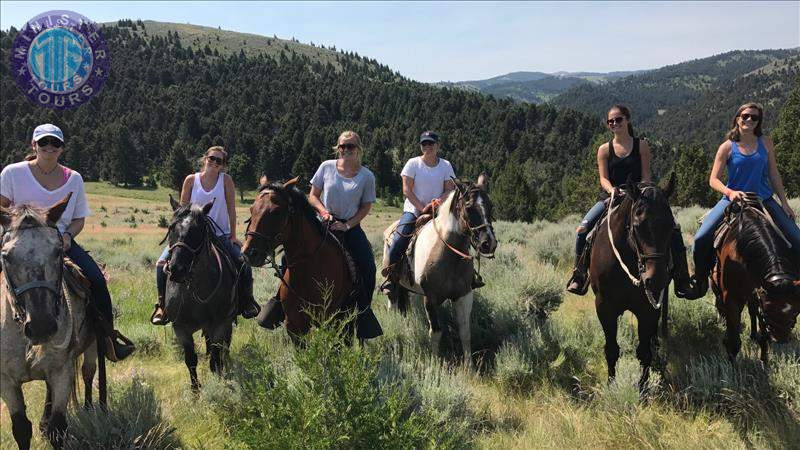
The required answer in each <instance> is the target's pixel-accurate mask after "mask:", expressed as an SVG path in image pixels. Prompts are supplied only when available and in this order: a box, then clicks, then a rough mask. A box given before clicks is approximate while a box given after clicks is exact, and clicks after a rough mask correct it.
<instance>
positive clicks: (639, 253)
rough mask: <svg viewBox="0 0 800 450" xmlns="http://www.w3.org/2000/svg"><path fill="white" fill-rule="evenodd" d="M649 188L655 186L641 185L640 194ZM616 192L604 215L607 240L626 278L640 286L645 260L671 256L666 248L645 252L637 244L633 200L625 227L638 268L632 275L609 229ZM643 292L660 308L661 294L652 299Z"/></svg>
mask: <svg viewBox="0 0 800 450" xmlns="http://www.w3.org/2000/svg"><path fill="white" fill-rule="evenodd" d="M635 189H638V187H637V188H635ZM651 189H656V186H644V187H642V188H641V194H644V193H645V192H647V191H648V190H651ZM616 192H617V190H616V189H614V190H613V191H612V192H611V200H610V201H609V209H608V215H607V217H606V226H607V231H608V240H609V241H610V242H611V249H612V250H613V251H614V256H616V258H617V262H618V263H619V265H620V266H621V267H622V270H623V271H624V272H625V274H626V275H627V276H628V279H630V281H631V283H632V284H633V285H634V286H636V287H641V286H642V284H643V283H642V278H643V274H644V272H645V271H646V270H647V261H648V260H652V259H655V260H660V259H669V258H670V257H671V252H670V251H669V250H667V252H666V253H661V252H650V253H648V252H645V251H644V250H642V248H641V245H640V244H639V239H638V236H637V233H636V226H635V225H634V224H633V215H634V213H635V211H636V203H637V201H634V202H633V204H632V205H631V209H630V211H629V212H628V225H627V228H628V246H630V247H631V249H632V250H633V252H634V257H635V258H636V265H637V269H638V274H637V276H633V274H632V273H631V271H630V270H629V269H628V266H627V265H626V264H625V262H624V261H623V260H622V256H621V255H620V254H619V250H617V247H616V244H614V235H613V233H612V231H611V216H612V215H613V214H614V212H615V211H616V210H617V208H619V205H617V206H616V207H615V206H614V198H615V196H616ZM645 294H646V295H647V299H648V300H649V301H650V303H651V304H652V306H653V308H655V309H659V308H661V303H662V299H661V295H659V298H658V299H654V298H653V296H652V294H651V293H650V291H648V290H647V289H645Z"/></svg>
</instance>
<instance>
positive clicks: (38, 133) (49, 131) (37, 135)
mask: <svg viewBox="0 0 800 450" xmlns="http://www.w3.org/2000/svg"><path fill="white" fill-rule="evenodd" d="M45 136H53V137H57V138H58V139H59V140H61V142H64V133H63V132H62V131H61V128H58V127H57V126H55V125H53V124H52V123H45V124H42V125H39V126H38V127H36V129H35V130H33V140H34V141H37V142H38V141H39V139H41V138H43V137H45Z"/></svg>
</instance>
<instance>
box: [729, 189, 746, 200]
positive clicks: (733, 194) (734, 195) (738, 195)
mask: <svg viewBox="0 0 800 450" xmlns="http://www.w3.org/2000/svg"><path fill="white" fill-rule="evenodd" d="M725 190H726V194H725V195H727V196H728V200H730V201H732V202H735V201H737V200H741V199H743V198H744V192H742V191H734V190H733V189H728V188H725Z"/></svg>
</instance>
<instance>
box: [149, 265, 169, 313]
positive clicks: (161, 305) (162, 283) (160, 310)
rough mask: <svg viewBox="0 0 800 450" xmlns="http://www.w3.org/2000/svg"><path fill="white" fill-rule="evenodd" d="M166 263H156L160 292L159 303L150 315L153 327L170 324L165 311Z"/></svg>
mask: <svg viewBox="0 0 800 450" xmlns="http://www.w3.org/2000/svg"><path fill="white" fill-rule="evenodd" d="M165 265H166V261H158V262H157V263H156V288H157V290H158V302H157V303H156V305H155V309H154V310H153V314H151V315H150V323H152V324H153V325H166V324H168V323H169V322H170V320H169V318H168V317H167V313H166V311H164V295H165V293H166V290H167V274H165V273H164V266H165Z"/></svg>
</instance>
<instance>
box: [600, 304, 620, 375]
mask: <svg viewBox="0 0 800 450" xmlns="http://www.w3.org/2000/svg"><path fill="white" fill-rule="evenodd" d="M597 317H598V318H599V319H600V325H602V326H603V334H604V335H605V337H606V345H605V347H604V350H605V353H606V365H607V366H608V381H612V380H613V379H614V377H616V376H617V360H618V359H619V345H618V344H617V318H618V317H619V314H617V313H616V312H613V311H606V309H605V308H600V307H598V308H597Z"/></svg>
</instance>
